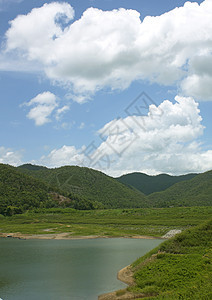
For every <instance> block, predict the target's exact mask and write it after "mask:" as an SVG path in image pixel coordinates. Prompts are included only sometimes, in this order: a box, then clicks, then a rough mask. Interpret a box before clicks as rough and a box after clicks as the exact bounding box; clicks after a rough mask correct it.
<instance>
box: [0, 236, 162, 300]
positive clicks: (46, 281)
mask: <svg viewBox="0 0 212 300" xmlns="http://www.w3.org/2000/svg"><path fill="white" fill-rule="evenodd" d="M161 242H162V240H159V239H127V238H108V239H105V238H99V239H87V240H86V239H84V240H18V239H13V238H1V239H0V298H1V299H3V300H97V299H98V295H100V294H103V293H107V292H111V291H114V290H117V289H121V288H124V287H125V284H124V283H122V282H120V281H118V280H117V279H116V277H117V272H118V271H119V270H120V269H122V268H124V267H125V266H127V265H129V264H131V263H132V262H133V261H135V260H136V259H137V258H139V257H140V256H142V255H144V254H145V253H147V252H148V251H150V250H151V249H153V248H155V247H156V246H158V245H159V244H160V243H161Z"/></svg>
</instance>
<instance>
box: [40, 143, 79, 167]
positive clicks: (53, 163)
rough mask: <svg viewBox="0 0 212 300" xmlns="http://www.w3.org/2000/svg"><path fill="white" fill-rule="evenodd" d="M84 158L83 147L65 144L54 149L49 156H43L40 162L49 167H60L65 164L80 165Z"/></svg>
mask: <svg viewBox="0 0 212 300" xmlns="http://www.w3.org/2000/svg"><path fill="white" fill-rule="evenodd" d="M83 159H84V155H83V154H81V149H79V150H77V149H76V148H75V147H74V146H65V145H64V146H63V147H61V148H60V149H54V150H52V151H51V152H50V153H49V155H48V156H43V157H41V160H40V162H41V163H42V164H44V165H47V166H49V167H60V166H65V165H78V164H79V163H80V162H81V161H82V160H83Z"/></svg>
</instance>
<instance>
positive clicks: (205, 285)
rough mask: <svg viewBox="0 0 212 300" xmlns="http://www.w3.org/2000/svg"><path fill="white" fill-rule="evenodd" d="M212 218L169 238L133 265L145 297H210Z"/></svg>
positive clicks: (136, 290)
mask: <svg viewBox="0 0 212 300" xmlns="http://www.w3.org/2000/svg"><path fill="white" fill-rule="evenodd" d="M211 246H212V220H210V221H207V222H206V223H204V224H202V225H199V226H198V227H194V228H190V229H188V230H186V231H184V232H182V233H181V234H179V235H176V236H175V237H174V238H172V239H171V240H168V241H166V242H164V243H162V244H161V245H159V246H158V247H157V248H156V249H154V250H152V251H151V252H149V253H148V254H146V255H145V256H143V257H141V258H139V259H138V260H137V261H136V262H135V263H133V264H132V269H133V270H134V278H135V282H136V284H135V285H134V286H132V287H129V288H128V290H129V291H131V292H134V293H135V294H142V295H143V296H142V298H143V297H145V299H173V300H174V299H175V300H176V299H188V300H189V299H191V300H193V299H208V300H209V299H212V282H211V278H212V268H211V264H212V251H211V250H212V248H211Z"/></svg>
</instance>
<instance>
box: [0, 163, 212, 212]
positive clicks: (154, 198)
mask: <svg viewBox="0 0 212 300" xmlns="http://www.w3.org/2000/svg"><path fill="white" fill-rule="evenodd" d="M129 175H132V174H129ZM143 175H144V174H142V178H143V177H144V176H143ZM146 176H147V175H146ZM190 176H191V177H193V178H192V179H189V180H186V179H188V178H190ZM152 177H153V176H152ZM170 177H171V176H169V175H165V174H163V175H162V176H155V177H154V180H156V179H157V180H158V182H156V186H157V188H158V187H159V186H160V187H162V186H163V187H164V186H165V185H167V184H168V185H169V184H170ZM177 177H178V176H177ZM135 178H140V177H139V174H137V175H136V177H135ZM171 178H172V177H171ZM167 179H168V181H167ZM151 180H152V179H151V178H150V181H151ZM171 180H173V178H172V179H171ZM175 180H179V178H178V179H176V178H175V179H174V181H175ZM182 180H183V181H182ZM163 181H164V182H163ZM174 181H172V183H173V182H174ZM135 182H137V183H138V182H139V181H135ZM148 184H149V183H148ZM141 185H142V183H141ZM144 187H145V186H140V188H139V190H138V189H136V188H135V187H133V186H132V185H126V184H123V183H121V182H118V181H117V179H115V178H112V177H110V176H107V175H105V174H104V173H102V172H99V171H96V170H93V169H89V168H84V167H77V166H66V167H60V168H54V169H48V168H46V167H42V166H35V165H31V164H26V165H23V166H20V167H12V166H9V165H4V164H0V214H3V215H13V214H17V213H22V212H24V211H26V210H30V209H32V208H53V207H60V208H65V207H70V208H75V209H79V210H90V209H106V208H145V207H171V206H210V205H211V204H212V201H211V200H212V171H208V172H205V173H202V174H199V175H195V174H192V175H191V174H189V175H185V176H180V182H178V183H175V184H173V185H172V186H170V187H169V188H167V189H166V190H165V191H161V192H156V193H151V194H149V195H144V194H143V193H142V192H141V190H145V189H144ZM152 190H154V188H152Z"/></svg>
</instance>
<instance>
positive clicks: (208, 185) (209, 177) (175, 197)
mask: <svg viewBox="0 0 212 300" xmlns="http://www.w3.org/2000/svg"><path fill="white" fill-rule="evenodd" d="M148 199H149V201H150V206H153V207H169V206H210V205H212V170H211V171H208V172H205V173H202V174H199V175H197V176H195V177H194V178H192V179H190V180H186V181H182V182H178V183H176V184H174V185H173V186H171V187H169V188H168V189H166V190H165V191H162V192H157V193H153V194H151V195H149V196H148Z"/></svg>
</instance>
